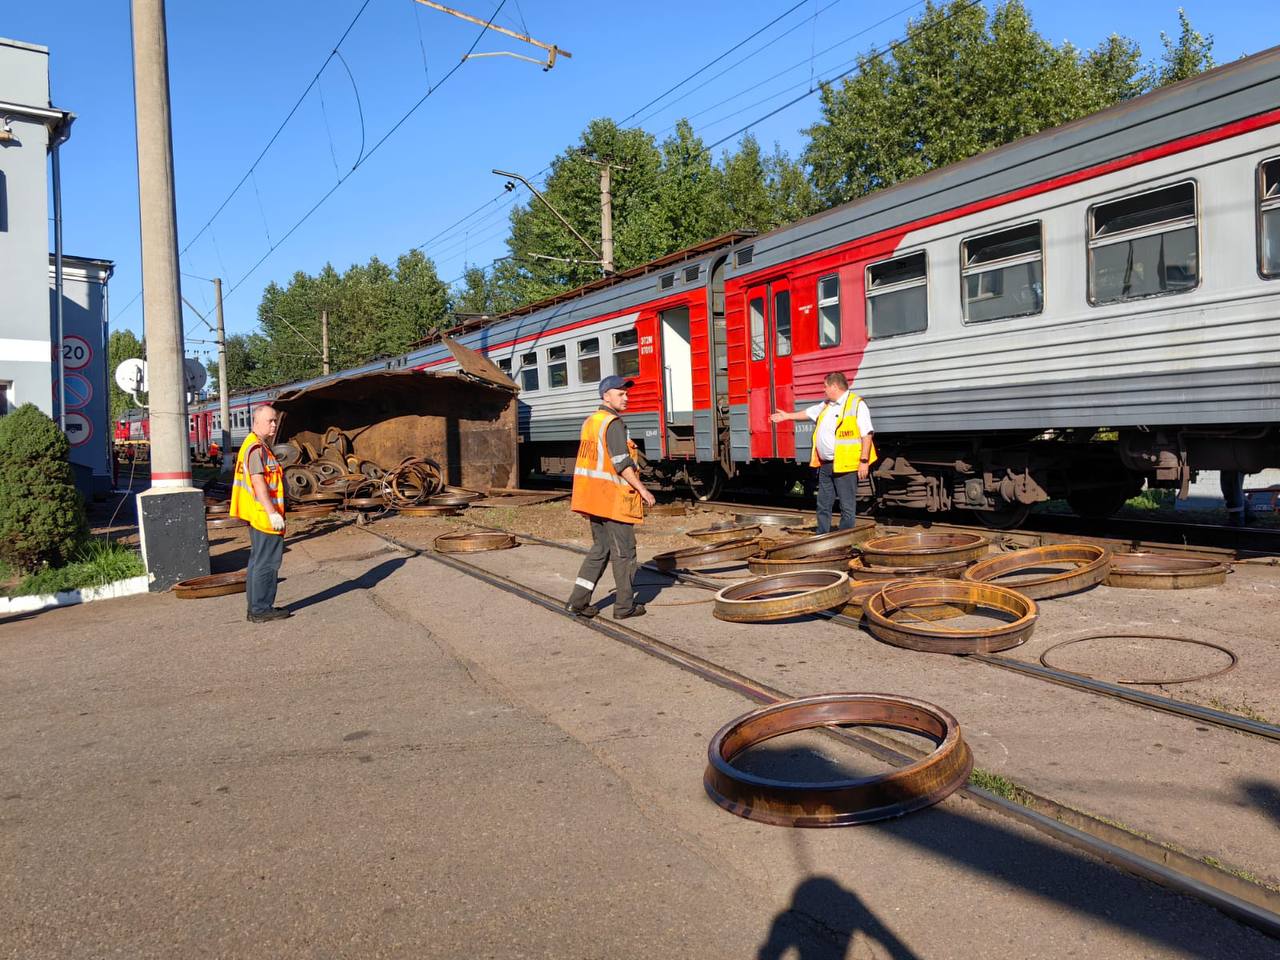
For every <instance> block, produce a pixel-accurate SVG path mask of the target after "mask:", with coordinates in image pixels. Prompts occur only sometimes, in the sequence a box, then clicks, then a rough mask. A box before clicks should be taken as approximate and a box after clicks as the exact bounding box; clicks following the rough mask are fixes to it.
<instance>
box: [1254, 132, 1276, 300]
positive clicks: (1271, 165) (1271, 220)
mask: <svg viewBox="0 0 1280 960" xmlns="http://www.w3.org/2000/svg"><path fill="white" fill-rule="evenodd" d="M1258 236H1259V246H1258V271H1259V272H1260V273H1261V274H1262V275H1263V276H1264V277H1266V278H1268V279H1272V278H1274V277H1280V157H1278V158H1276V159H1275V160H1268V161H1266V162H1265V163H1263V164H1262V165H1261V166H1259V167H1258Z"/></svg>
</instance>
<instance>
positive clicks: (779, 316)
mask: <svg viewBox="0 0 1280 960" xmlns="http://www.w3.org/2000/svg"><path fill="white" fill-rule="evenodd" d="M773 325H774V330H775V331H776V333H777V342H778V349H777V352H776V353H775V354H774V355H775V356H778V357H789V356H791V291H790V290H779V291H778V292H777V293H775V294H774V295H773Z"/></svg>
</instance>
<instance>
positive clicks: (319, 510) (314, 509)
mask: <svg viewBox="0 0 1280 960" xmlns="http://www.w3.org/2000/svg"><path fill="white" fill-rule="evenodd" d="M337 507H338V504H337V503H336V502H335V503H332V504H328V503H315V504H308V505H307V506H305V507H294V508H293V509H292V510H290V511H289V512H288V515H287V516H286V517H285V519H286V520H318V519H320V518H321V517H331V516H333V511H334V510H336V509H337Z"/></svg>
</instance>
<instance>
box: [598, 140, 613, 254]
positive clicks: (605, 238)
mask: <svg viewBox="0 0 1280 960" xmlns="http://www.w3.org/2000/svg"><path fill="white" fill-rule="evenodd" d="M600 259H601V260H602V261H604V274H605V276H606V277H607V276H609V275H610V274H611V273H613V186H612V182H611V170H610V167H609V164H607V163H602V164H600Z"/></svg>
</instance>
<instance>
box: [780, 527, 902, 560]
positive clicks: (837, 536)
mask: <svg viewBox="0 0 1280 960" xmlns="http://www.w3.org/2000/svg"><path fill="white" fill-rule="evenodd" d="M875 533H876V522H875V521H874V520H871V519H868V518H864V519H862V520H857V521H855V522H854V524H853V526H852V527H849V528H848V529H847V530H832V531H831V532H830V533H820V534H818V535H817V536H813V537H805V538H803V539H800V540H789V541H787V542H786V543H783V544H780V545H778V546H776V547H774V548H773V549H772V550H770V551H769V553H768V558H769V559H770V560H801V559H803V558H805V557H812V556H814V555H815V554H819V553H829V552H831V551H832V550H834V549H836V548H837V547H854V546H858V545H859V544H861V543H862V542H863V541H865V540H868V539H870V538H871V537H874V536H875Z"/></svg>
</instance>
